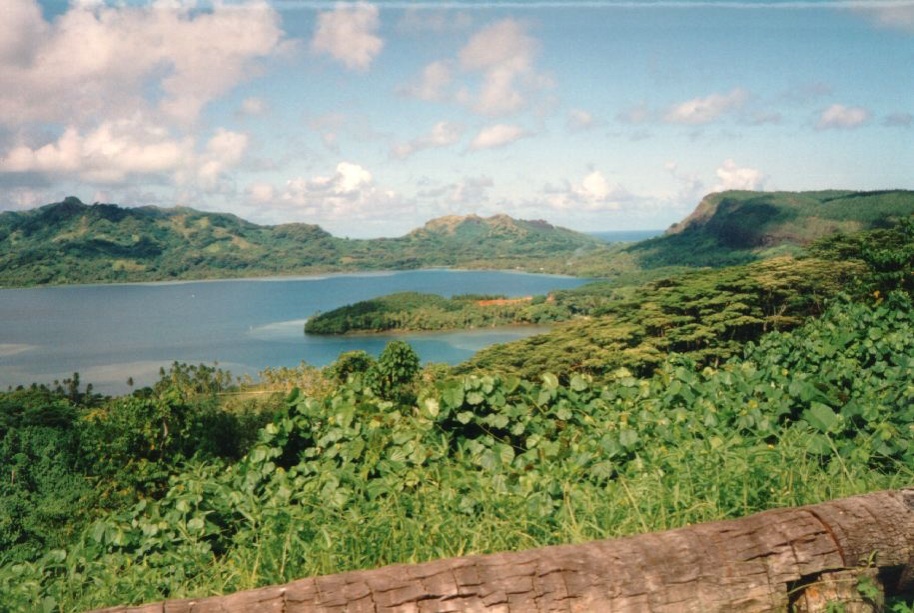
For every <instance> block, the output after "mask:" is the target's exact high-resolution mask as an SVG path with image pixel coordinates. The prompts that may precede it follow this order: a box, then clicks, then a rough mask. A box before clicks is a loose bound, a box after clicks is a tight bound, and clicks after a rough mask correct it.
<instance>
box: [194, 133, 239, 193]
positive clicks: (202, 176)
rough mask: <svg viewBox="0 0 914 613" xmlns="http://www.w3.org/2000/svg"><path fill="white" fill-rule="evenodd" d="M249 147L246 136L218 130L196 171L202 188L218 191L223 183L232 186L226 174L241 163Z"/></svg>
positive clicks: (208, 144)
mask: <svg viewBox="0 0 914 613" xmlns="http://www.w3.org/2000/svg"><path fill="white" fill-rule="evenodd" d="M247 146H248V137H247V135H246V134H241V133H238V132H230V131H229V130H225V129H222V128H220V129H219V130H217V131H216V134H215V135H214V136H213V137H212V138H211V139H210V140H209V142H208V143H207V144H206V153H205V155H204V156H202V159H201V160H200V161H199V166H198V168H197V171H196V174H197V180H198V181H199V182H200V184H201V186H202V187H203V188H204V189H205V190H208V191H218V190H219V189H220V188H221V187H222V186H223V183H225V184H228V185H231V181H229V180H228V178H227V177H226V172H227V171H228V170H230V169H232V168H234V167H235V166H237V165H238V164H239V163H240V162H241V160H242V158H243V157H244V152H245V150H246V149H247Z"/></svg>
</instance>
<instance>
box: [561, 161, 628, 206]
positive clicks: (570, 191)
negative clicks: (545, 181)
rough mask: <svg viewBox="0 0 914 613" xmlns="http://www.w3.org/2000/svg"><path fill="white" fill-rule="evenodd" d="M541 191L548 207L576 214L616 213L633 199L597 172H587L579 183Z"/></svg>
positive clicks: (619, 186) (620, 187) (626, 191)
mask: <svg viewBox="0 0 914 613" xmlns="http://www.w3.org/2000/svg"><path fill="white" fill-rule="evenodd" d="M543 191H544V197H545V201H546V203H547V204H548V205H549V207H551V208H553V209H556V210H560V211H571V212H577V213H583V212H587V213H594V212H600V211H618V210H619V209H620V208H622V204H623V203H625V202H629V201H631V200H633V199H634V197H633V196H632V195H631V194H630V193H629V192H628V190H626V189H625V188H624V187H622V186H621V185H618V184H613V183H610V182H609V181H608V180H607V179H606V177H605V176H604V175H603V173H602V172H600V171H599V170H593V171H591V172H589V173H588V174H587V175H586V176H585V177H584V178H583V179H582V180H581V181H580V183H570V182H566V183H565V184H564V185H563V186H561V187H553V186H546V187H545V188H544V190H543Z"/></svg>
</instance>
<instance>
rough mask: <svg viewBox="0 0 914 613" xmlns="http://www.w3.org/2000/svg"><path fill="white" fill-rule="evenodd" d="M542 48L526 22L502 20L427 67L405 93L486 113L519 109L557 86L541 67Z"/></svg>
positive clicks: (403, 88) (483, 29) (494, 113)
mask: <svg viewBox="0 0 914 613" xmlns="http://www.w3.org/2000/svg"><path fill="white" fill-rule="evenodd" d="M538 48H539V43H538V41H537V40H536V39H535V38H534V37H533V36H531V35H530V34H529V33H528V32H527V29H526V27H525V25H524V24H523V23H522V22H520V21H518V20H515V19H510V18H509V19H502V20H500V21H497V22H495V23H492V24H489V25H487V26H485V27H484V28H482V29H481V30H479V31H477V32H476V33H475V34H473V36H471V37H470V39H469V40H468V41H467V43H466V44H465V45H464V46H463V47H462V48H461V49H460V51H459V52H458V54H457V57H456V58H450V59H443V60H437V61H435V62H432V63H430V64H428V65H426V66H425V68H424V69H423V70H422V73H421V74H420V75H419V76H418V77H417V78H416V79H415V81H414V82H412V83H409V84H407V85H405V86H403V87H401V88H400V92H401V93H403V94H405V95H408V96H412V97H414V98H418V99H420V100H426V101H454V102H457V103H459V104H462V105H464V106H466V107H467V108H469V109H470V110H472V111H473V112H475V113H478V114H481V115H486V116H499V115H508V114H511V113H515V112H518V111H520V110H522V109H524V108H526V107H527V106H528V105H529V100H530V96H531V94H533V93H534V92H536V91H538V90H541V89H543V88H545V87H548V86H549V85H551V79H550V78H549V77H547V76H546V75H544V74H542V73H540V72H539V71H538V70H537V68H536V56H537V52H538Z"/></svg>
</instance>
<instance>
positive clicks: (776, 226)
mask: <svg viewBox="0 0 914 613" xmlns="http://www.w3.org/2000/svg"><path fill="white" fill-rule="evenodd" d="M911 214H914V192H912V191H905V190H886V191H872V192H854V191H838V190H831V191H817V192H751V191H727V192H720V193H714V194H710V195H708V196H705V198H703V199H702V201H701V202H700V203H699V204H698V206H697V207H696V208H695V210H694V211H693V212H692V214H690V215H689V216H688V217H686V218H685V219H684V220H682V221H681V222H679V223H677V224H674V225H673V226H672V227H670V228H669V230H667V232H666V233H665V234H664V235H663V236H660V237H657V238H654V239H650V240H647V241H643V242H641V243H638V244H637V245H632V246H630V247H628V248H627V249H626V253H628V254H629V255H630V256H632V257H633V258H634V260H635V261H636V262H637V264H638V266H639V267H641V268H648V269H649V268H657V267H661V266H671V265H688V266H725V265H729V264H745V263H748V262H751V261H756V260H761V259H765V258H766V257H771V256H773V255H784V254H791V253H793V254H795V253H797V252H798V251H799V249H800V248H802V247H805V246H807V245H809V244H810V243H812V242H813V241H815V240H817V239H820V238H823V237H825V236H830V235H833V234H838V233H841V234H853V233H856V232H861V231H864V230H872V229H876V228H885V227H887V226H890V225H892V224H893V223H894V222H895V221H897V220H898V219H900V218H903V217H907V216H909V215H911Z"/></svg>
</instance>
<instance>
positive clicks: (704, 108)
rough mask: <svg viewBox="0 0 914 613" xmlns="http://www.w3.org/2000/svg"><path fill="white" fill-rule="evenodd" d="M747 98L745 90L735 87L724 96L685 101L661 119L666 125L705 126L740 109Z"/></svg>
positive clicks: (715, 95) (718, 95) (717, 95)
mask: <svg viewBox="0 0 914 613" xmlns="http://www.w3.org/2000/svg"><path fill="white" fill-rule="evenodd" d="M748 98H749V94H748V93H747V92H746V90H744V89H742V88H739V87H737V88H735V89H733V90H731V91H729V92H727V93H725V94H711V95H710V96H707V97H705V98H693V99H691V100H686V101H685V102H682V103H680V104H677V105H675V106H673V107H671V108H670V109H669V110H668V111H667V112H666V114H665V115H664V117H663V119H664V121H666V122H667V123H679V124H688V125H701V124H707V123H711V122H712V121H715V120H716V119H718V118H720V117H721V116H723V115H725V114H727V113H730V112H732V111H735V110H738V109H740V108H742V106H743V105H744V104H745V103H746V101H747V100H748Z"/></svg>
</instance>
